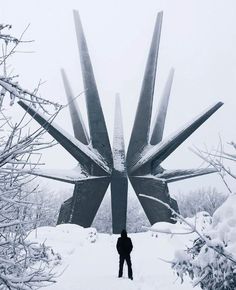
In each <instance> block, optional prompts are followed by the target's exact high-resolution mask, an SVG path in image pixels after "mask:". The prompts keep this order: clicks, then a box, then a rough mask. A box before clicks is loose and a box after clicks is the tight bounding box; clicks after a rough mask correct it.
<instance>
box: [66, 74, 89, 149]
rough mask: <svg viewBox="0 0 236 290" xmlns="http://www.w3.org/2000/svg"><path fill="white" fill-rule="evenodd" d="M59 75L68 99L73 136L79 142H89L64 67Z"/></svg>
mask: <svg viewBox="0 0 236 290" xmlns="http://www.w3.org/2000/svg"><path fill="white" fill-rule="evenodd" d="M61 75H62V79H63V83H64V88H65V92H66V97H67V100H68V106H69V110H70V116H71V121H72V126H73V130H74V136H75V138H76V139H78V140H79V141H80V142H82V143H84V144H86V145H87V144H89V137H88V133H87V130H86V127H85V124H84V122H83V119H82V116H81V113H80V110H79V107H78V105H77V102H76V100H75V99H74V95H73V93H72V90H71V86H70V83H69V81H68V78H67V75H66V72H65V71H64V69H61Z"/></svg>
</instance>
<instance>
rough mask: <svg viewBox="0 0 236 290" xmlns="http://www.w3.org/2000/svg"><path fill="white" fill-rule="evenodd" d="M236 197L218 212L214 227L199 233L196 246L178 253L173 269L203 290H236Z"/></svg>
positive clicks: (231, 197)
mask: <svg viewBox="0 0 236 290" xmlns="http://www.w3.org/2000/svg"><path fill="white" fill-rule="evenodd" d="M235 204H236V194H232V195H230V196H229V197H228V199H227V200H226V201H225V202H224V203H223V204H222V205H221V206H220V207H219V208H218V209H217V210H216V211H215V213H214V214H213V217H212V223H211V224H209V225H208V226H207V227H205V228H204V229H202V231H199V233H200V234H199V235H198V237H197V238H196V239H195V240H194V242H193V245H192V246H191V247H189V248H187V250H181V251H178V252H176V255H175V259H174V261H173V269H174V270H175V271H176V272H177V275H178V276H179V277H180V278H181V279H182V280H183V279H184V275H189V276H190V277H191V279H193V283H194V285H200V287H201V288H202V289H206V290H209V289H217V290H229V289H230V290H231V289H232V290H233V289H235V287H236V227H235V225H236V211H235Z"/></svg>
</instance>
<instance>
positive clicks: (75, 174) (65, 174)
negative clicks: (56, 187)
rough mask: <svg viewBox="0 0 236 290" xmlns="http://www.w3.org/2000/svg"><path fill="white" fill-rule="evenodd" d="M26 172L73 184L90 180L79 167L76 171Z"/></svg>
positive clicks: (39, 170)
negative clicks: (82, 180)
mask: <svg viewBox="0 0 236 290" xmlns="http://www.w3.org/2000/svg"><path fill="white" fill-rule="evenodd" d="M24 172H26V173H28V174H32V175H36V176H41V177H45V178H48V179H54V180H58V181H62V182H67V183H72V184H75V183H76V182H77V181H79V180H81V179H88V176H86V175H85V174H84V173H83V172H81V168H80V167H79V166H77V167H76V168H74V169H34V170H30V171H28V170H25V171H24Z"/></svg>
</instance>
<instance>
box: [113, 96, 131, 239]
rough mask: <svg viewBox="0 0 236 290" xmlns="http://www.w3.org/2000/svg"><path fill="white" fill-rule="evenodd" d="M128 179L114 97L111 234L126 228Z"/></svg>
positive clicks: (118, 105)
mask: <svg viewBox="0 0 236 290" xmlns="http://www.w3.org/2000/svg"><path fill="white" fill-rule="evenodd" d="M127 191H128V178H127V171H126V160H125V144H124V136H123V126H122V116H121V107H120V98H119V95H117V96H116V104H115V122H114V138H113V171H112V177H111V207H112V230H113V234H119V233H121V231H122V230H123V229H125V228H126V218H127Z"/></svg>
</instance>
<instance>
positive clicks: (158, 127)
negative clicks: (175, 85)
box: [150, 68, 174, 145]
mask: <svg viewBox="0 0 236 290" xmlns="http://www.w3.org/2000/svg"><path fill="white" fill-rule="evenodd" d="M173 78H174V69H173V68H172V69H171V70H170V73H169V77H168V79H167V82H166V85H165V88H164V91H163V94H162V98H161V100H160V103H159V106H158V109H157V112H156V116H155V121H154V126H153V130H152V135H151V139H150V144H152V145H156V144H158V143H159V142H161V140H162V137H163V132H164V126H165V120H166V113H167V108H168V103H169V97H170V92H171V86H172V82H173Z"/></svg>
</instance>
